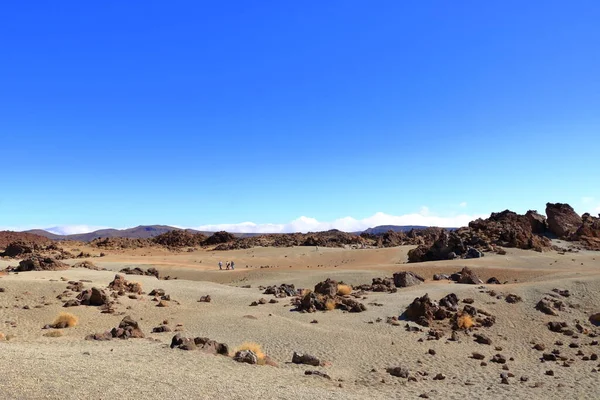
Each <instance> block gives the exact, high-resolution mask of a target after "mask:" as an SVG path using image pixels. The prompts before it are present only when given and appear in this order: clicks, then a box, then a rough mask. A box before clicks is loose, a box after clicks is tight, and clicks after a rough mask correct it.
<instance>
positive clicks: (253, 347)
mask: <svg viewBox="0 0 600 400" xmlns="http://www.w3.org/2000/svg"><path fill="white" fill-rule="evenodd" d="M242 350H250V351H251V352H253V353H254V354H256V358H257V359H258V363H259V364H261V365H262V364H264V363H265V357H266V355H265V353H264V352H263V350H262V347H261V345H260V344H258V343H254V342H244V343H242V344H241V345H240V346H239V347H237V348H236V349H235V351H234V354H235V353H237V352H238V351H242Z"/></svg>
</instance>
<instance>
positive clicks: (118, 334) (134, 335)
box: [85, 315, 144, 340]
mask: <svg viewBox="0 0 600 400" xmlns="http://www.w3.org/2000/svg"><path fill="white" fill-rule="evenodd" d="M143 337H144V332H142V329H141V328H140V326H139V324H138V323H137V321H135V320H133V319H132V318H131V317H130V316H129V315H127V316H126V317H124V318H123V319H122V320H121V322H120V323H119V326H118V327H116V328H113V329H111V330H110V331H107V332H104V333H94V334H91V335H88V336H86V337H85V340H110V339H112V338H117V339H141V338H143Z"/></svg>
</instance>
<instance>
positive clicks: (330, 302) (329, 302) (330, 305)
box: [325, 299, 335, 311]
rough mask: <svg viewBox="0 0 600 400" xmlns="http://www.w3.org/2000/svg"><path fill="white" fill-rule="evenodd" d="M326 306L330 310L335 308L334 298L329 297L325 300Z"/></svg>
mask: <svg viewBox="0 0 600 400" xmlns="http://www.w3.org/2000/svg"><path fill="white" fill-rule="evenodd" d="M325 308H326V309H327V310H329V311H331V310H334V309H335V301H334V300H333V299H327V301H326V302H325Z"/></svg>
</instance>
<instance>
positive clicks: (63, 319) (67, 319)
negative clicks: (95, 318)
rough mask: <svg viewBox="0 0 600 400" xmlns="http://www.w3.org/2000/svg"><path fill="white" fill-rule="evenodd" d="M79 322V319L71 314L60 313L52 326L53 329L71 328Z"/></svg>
mask: <svg viewBox="0 0 600 400" xmlns="http://www.w3.org/2000/svg"><path fill="white" fill-rule="evenodd" d="M78 322H79V318H77V317H76V316H75V315H73V314H71V313H66V312H61V313H60V314H58V317H56V319H55V320H54V323H53V324H52V325H53V326H55V327H62V328H72V327H74V326H75V325H77V323H78Z"/></svg>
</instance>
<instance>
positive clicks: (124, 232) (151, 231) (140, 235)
mask: <svg viewBox="0 0 600 400" xmlns="http://www.w3.org/2000/svg"><path fill="white" fill-rule="evenodd" d="M425 228H427V226H418V225H406V226H399V225H380V226H376V227H373V228H369V229H366V230H364V231H362V232H354V233H356V234H361V233H363V232H365V233H370V234H373V235H377V234H381V233H385V232H387V231H395V232H408V231H410V230H411V229H425ZM178 229H180V228H175V227H173V226H168V225H140V226H136V227H135V228H129V229H100V230H97V231H94V232H88V233H78V234H74V235H57V234H55V233H52V232H48V231H45V230H43V229H32V230H29V231H25V232H26V233H33V234H36V235H40V236H44V237H47V238H48V239H52V240H76V241H80V242H91V241H92V240H94V239H99V238H107V237H121V238H130V239H148V238H152V237H155V236H158V235H161V234H163V233H166V232H170V231H173V230H178ZM449 229H453V228H449ZM186 231H188V232H192V233H202V234H204V235H207V236H210V235H212V234H213V233H214V232H203V231H197V230H194V229H186ZM234 235H235V236H237V237H251V236H258V235H262V234H261V233H234Z"/></svg>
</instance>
